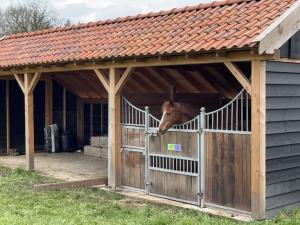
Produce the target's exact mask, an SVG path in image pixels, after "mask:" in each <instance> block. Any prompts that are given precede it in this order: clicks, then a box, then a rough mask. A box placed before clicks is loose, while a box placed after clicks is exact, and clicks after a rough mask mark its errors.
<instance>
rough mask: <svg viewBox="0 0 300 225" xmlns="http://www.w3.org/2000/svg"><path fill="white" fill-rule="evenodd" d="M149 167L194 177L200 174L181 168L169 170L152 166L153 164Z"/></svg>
mask: <svg viewBox="0 0 300 225" xmlns="http://www.w3.org/2000/svg"><path fill="white" fill-rule="evenodd" d="M179 165H180V164H179ZM149 169H150V170H154V171H160V172H166V173H175V174H180V175H185V176H192V177H197V176H199V175H198V173H188V172H183V171H181V170H168V169H163V168H158V167H152V166H151V167H149Z"/></svg>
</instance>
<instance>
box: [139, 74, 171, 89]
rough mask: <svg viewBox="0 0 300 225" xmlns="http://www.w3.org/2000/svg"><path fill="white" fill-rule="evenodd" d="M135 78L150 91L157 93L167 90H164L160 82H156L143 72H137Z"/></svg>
mask: <svg viewBox="0 0 300 225" xmlns="http://www.w3.org/2000/svg"><path fill="white" fill-rule="evenodd" d="M134 79H135V81H136V82H137V83H139V84H140V86H143V87H146V89H147V90H148V92H157V93H163V92H164V91H166V90H163V88H162V87H160V86H159V83H155V81H154V80H153V79H152V80H151V78H149V77H147V74H142V73H141V72H136V75H135V76H134Z"/></svg>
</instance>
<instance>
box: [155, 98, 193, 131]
mask: <svg viewBox="0 0 300 225" xmlns="http://www.w3.org/2000/svg"><path fill="white" fill-rule="evenodd" d="M161 110H162V118H161V120H160V122H159V128H158V132H159V134H164V133H166V132H167V130H168V129H170V128H171V127H172V126H173V125H175V124H182V123H186V122H188V121H189V120H191V119H193V118H195V117H196V116H197V114H198V112H197V110H196V109H195V108H194V107H193V106H192V105H190V104H187V103H181V102H172V101H167V102H164V104H163V105H162V108H161Z"/></svg>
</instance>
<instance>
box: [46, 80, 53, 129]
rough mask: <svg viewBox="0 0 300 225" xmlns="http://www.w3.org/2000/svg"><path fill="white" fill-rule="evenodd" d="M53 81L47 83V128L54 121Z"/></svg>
mask: <svg viewBox="0 0 300 225" xmlns="http://www.w3.org/2000/svg"><path fill="white" fill-rule="evenodd" d="M52 85H53V81H52V79H47V80H46V82H45V126H49V125H50V124H52V121H53V86H52Z"/></svg>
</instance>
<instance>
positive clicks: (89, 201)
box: [0, 166, 300, 225]
mask: <svg viewBox="0 0 300 225" xmlns="http://www.w3.org/2000/svg"><path fill="white" fill-rule="evenodd" d="M53 181H55V180H53V179H49V178H45V177H42V176H40V175H38V174H37V173H33V172H27V171H24V170H21V169H17V170H10V169H7V168H4V167H1V166H0V225H6V224H7V225H14V224H24V225H34V224H39V225H48V224H53V225H61V224H68V225H71V224H76V225H77V224H87V225H93V224H118V225H123V224H139V225H143V224H149V225H164V224H175V225H176V224H183V225H189V224H190V225H196V224H216V225H218V224H220V225H221V224H222V225H226V224H228V225H231V224H244V223H241V222H237V221H233V220H230V219H225V218H219V217H214V216H209V215H207V214H203V213H199V212H196V211H193V210H186V209H178V208H172V207H167V206H158V205H154V204H149V203H145V202H142V201H136V200H131V199H126V198H124V197H122V196H121V195H119V194H116V193H108V192H105V191H101V190H99V189H93V188H89V189H78V190H63V191H51V192H39V193H34V192H33V191H32V187H33V185H34V184H41V183H47V182H53ZM256 224H289V225H292V224H293V225H296V224H297V225H298V224H300V211H298V212H294V213H293V214H290V215H285V214H280V215H278V216H277V218H276V219H274V220H272V221H264V222H253V223H250V225H256Z"/></svg>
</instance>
